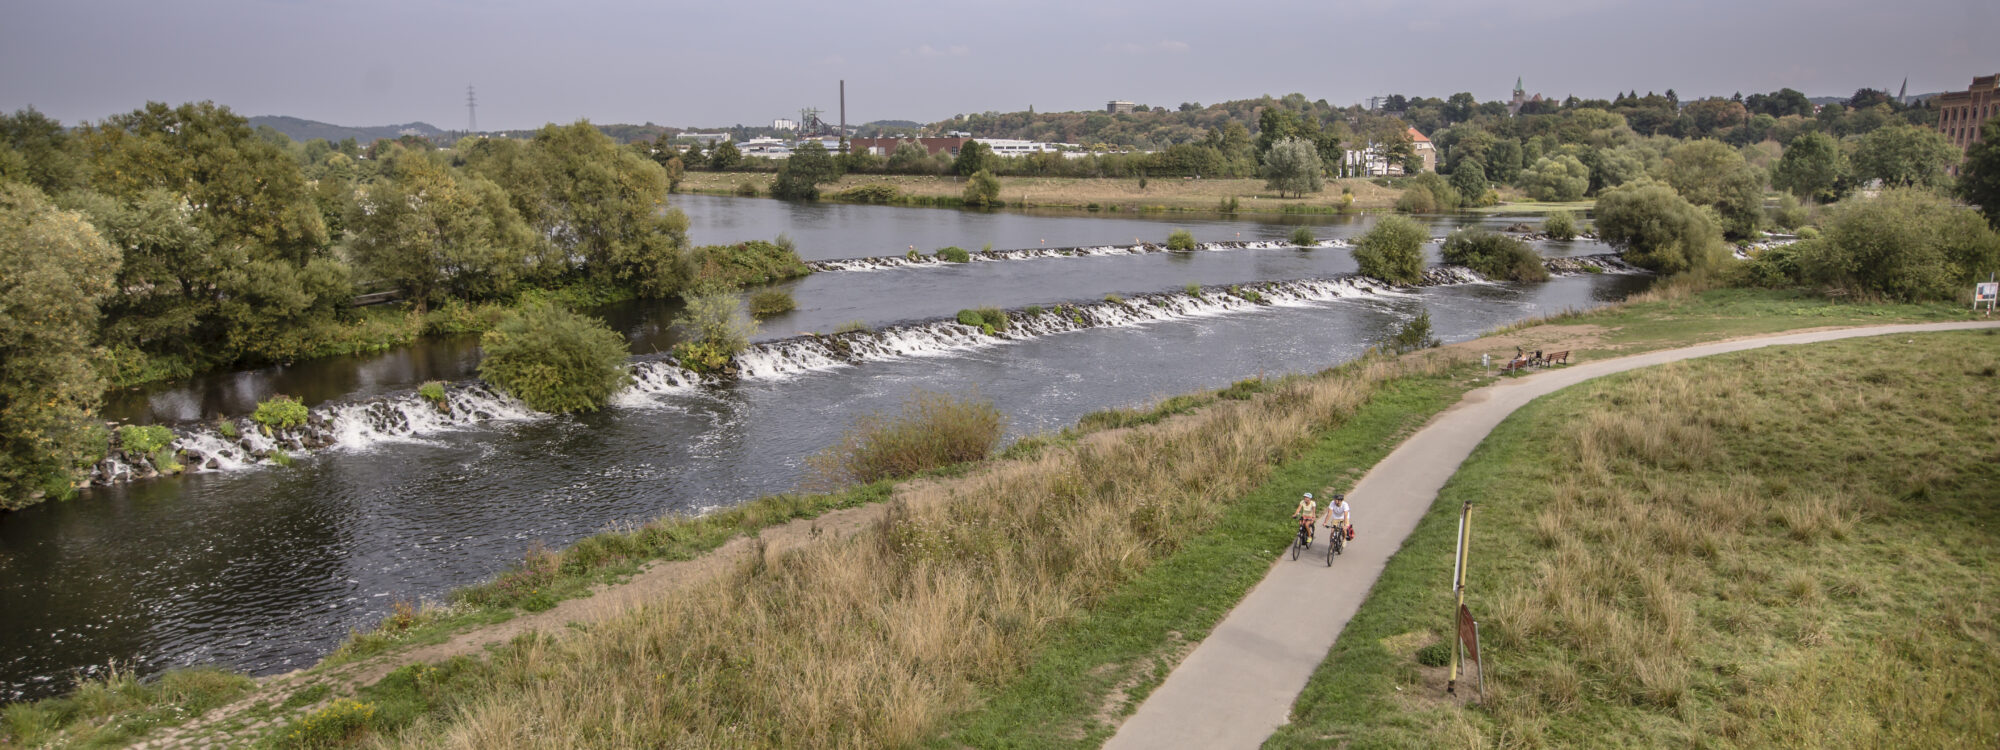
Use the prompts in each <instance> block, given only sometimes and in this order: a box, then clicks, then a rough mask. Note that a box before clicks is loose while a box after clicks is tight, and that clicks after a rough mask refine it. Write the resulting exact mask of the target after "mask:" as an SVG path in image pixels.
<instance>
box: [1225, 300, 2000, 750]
mask: <svg viewBox="0 0 2000 750" xmlns="http://www.w3.org/2000/svg"><path fill="white" fill-rule="evenodd" d="M1996 335H2000V332H1996V331H1994V330H1992V329H1985V330H1978V331H1966V332H1952V333H1911V334H1896V335H1892V336H1877V337H1871V338H1866V339H1854V340H1848V341H1840V342H1830V343H1821V344H1810V345H1800V346H1791V347H1783V348H1778V349H1771V350H1764V351H1759V352H1745V353H1739V354H1730V355H1718V356H1714V357H1709V358H1703V359H1699V360H1690V361H1686V362H1681V363H1675V364H1669V365H1663V366H1659V367H1655V368H1649V369H1645V370H1638V371H1634V372H1631V373H1627V374H1623V375H1615V376H1609V377H1606V378H1603V379H1602V380H1599V381H1594V382H1591V383H1587V384H1582V385H1578V386H1575V387H1572V388H1569V389H1567V390H1564V391H1562V392H1559V393H1556V394H1553V395H1551V396H1549V397H1547V398H1544V399H1541V400H1539V401H1536V402H1534V403H1531V404H1529V405H1528V406H1526V407H1524V408H1522V409H1521V410H1520V411H1519V412H1517V413H1516V414H1514V415H1513V416H1511V417H1509V418H1508V419H1507V420H1506V421H1504V422H1503V423H1501V424H1500V425H1499V426H1498V427H1497V428H1496V429H1495V430H1494V431H1493V432H1492V434H1491V435H1490V436H1488V437H1487V438H1486V439H1485V441H1484V442H1483V443H1482V444H1481V445H1480V447H1479V448H1478V449H1477V450H1476V451H1475V452H1474V453H1473V455H1472V456H1471V458H1470V459H1469V460H1468V461H1467V462H1466V463H1465V464H1464V465H1463V466H1462V467H1461V468H1460V469H1459V471H1458V472H1457V473H1456V474H1455V475H1454V476H1453V477H1452V478H1451V480H1450V482H1449V484H1447V485H1446V487H1445V488H1444V489H1443V491H1442V492H1441V493H1440V494H1439V495H1438V498H1437V502H1436V503H1435V504H1433V505H1432V506H1431V508H1430V510H1429V512H1428V513H1427V514H1426V515H1425V517H1424V518H1423V519H1422V521H1421V522H1420V523H1419V524H1418V525H1417V528H1416V530H1415V531H1414V532H1413V533H1412V534H1411V536H1410V537H1409V538H1408V539H1407V540H1406V541H1405V542H1404V544H1403V546H1402V548H1401V550H1400V551H1399V552H1397V553H1396V555H1395V557H1394V558H1393V559H1391V560H1390V561H1389V563H1388V566H1387V568H1386V569H1385V570H1384V571H1383V573H1382V577H1381V579H1380V581H1379V582H1378V583H1377V584H1376V586H1375V588H1374V590H1373V591H1372V593H1371V594H1370V595H1369V598H1368V600H1367V602H1366V603H1365V604H1364V605H1363V606H1362V607H1361V609H1360V611H1359V612H1358V613H1356V614H1355V616H1354V618H1353V619H1352V621H1351V622H1350V623H1349V625H1348V627H1347V628H1346V629H1345V630H1343V631H1342V632H1341V634H1340V637H1339V639H1338V641H1337V642H1336V643H1335V644H1334V646H1333V649H1332V650H1331V652H1330V653H1329V654H1328V657H1327V659H1326V661H1325V663H1323V664H1322V665H1321V666H1320V668H1319V669H1318V671H1317V672H1316V673H1315V674H1314V675H1313V677H1312V679H1311V681H1310V682H1309V683H1308V684H1307V686H1306V689H1305V690H1304V692H1303V693H1301V694H1300V695H1299V696H1298V701H1297V703H1296V705H1294V706H1293V708H1292V716H1293V723H1292V724H1291V725H1289V726H1286V727H1284V728H1282V729H1281V730H1280V731H1279V732H1278V733H1277V734H1276V735H1275V736H1273V737H1272V738H1271V740H1270V741H1269V742H1267V743H1266V745H1265V746H1266V747H1278V748H1289V747H1301V748H1303V747H1326V746H1329V745H1335V746H1338V745H1342V744H1346V743H1350V742H1360V741H1362V739H1363V738H1366V741H1367V742H1368V743H1369V744H1371V745H1375V746H1382V747H1436V746H1447V745H1448V746H1485V745H1492V744H1498V743H1503V742H1513V743H1520V744H1524V745H1552V746H1572V745H1617V746H1651V747H1658V746H1671V745H1684V744H1702V743H1718V742H1719V743H1722V744H1724V745H1727V746H1743V747H1821V746H1824V747H1866V746H1883V745H1910V746H1917V747H1971V746H1981V745H1985V744H1988V743H1990V742H1991V741H1992V739H1993V737H1995V736H1996V734H2000V715H1996V714H1995V713H1994V712H1993V711H1992V710H1991V706H1992V705H1994V702H1995V700H1996V699H2000V678H1996V677H1995V675H1994V674H1993V673H1992V671H1991V669H1989V668H1988V667H1989V665H1990V662H1991V655H1992V654H1993V653H1994V650H1995V648H1996V646H2000V619H1996V617H1995V615H1994V612H1993V611H1992V609H1991V607H1990V606H1986V605H1984V604H1982V603H1984V602H1990V601H1991V598H1992V585H1993V582H1994V580H1996V576H2000V564H1996V561H1995V560H1994V559H1993V557H1992V556H1991V555H1990V554H1986V553H1985V552H1984V551H1986V550H1990V549H1992V548H1993V546H1994V544H1995V543H1996V541H2000V540H1996V538H1995V532H1994V530H1993V529H1994V528H1995V525H1994V522H1995V521H1996V520H2000V509H1996V508H1995V507H1994V505H1993V503H1992V502H1991V493H1990V490H1989V488H1990V487H1991V486H1992V484H1993V482H1994V481H1995V480H1996V479H2000V469H1996V467H2000V464H1996V463H1995V462H1994V460H1993V457H1992V446H1993V444H1994V440H1995V438H1996V437H2000V433H1996V432H1995V431H1994V428H1993V425H1994V424H1995V422H1996V421H1997V420H2000V409H1996V407H1995V404H1996V403H2000V377H1996V375H1995V373H1996V367H2000V338H1997V337H1996ZM1462 502H1473V503H1474V504H1475V510H1474V515H1473V543H1472V549H1473V552H1472V557H1471V561H1470V566H1469V571H1470V572H1469V574H1468V577H1467V582H1468V591H1467V595H1466V603H1467V605H1468V606H1469V607H1470V609H1471V611H1472V613H1473V615H1474V616H1475V617H1476V618H1478V620H1479V621H1480V636H1481V641H1482V648H1483V650H1484V652H1485V654H1486V659H1487V665H1488V669H1489V672H1488V674H1486V675H1485V693H1484V698H1483V699H1478V700H1474V701H1473V702H1467V701H1468V700H1470V699H1473V698H1475V697H1476V696H1477V695H1478V691H1477V688H1476V684H1477V680H1476V679H1475V677H1472V676H1467V677H1463V678H1462V681H1461V682H1460V683H1459V687H1458V691H1459V695H1460V696H1461V697H1460V699H1457V700H1454V699H1451V698H1449V697H1448V696H1446V695H1445V694H1444V690H1443V687H1444V681H1445V679H1446V674H1445V673H1446V670H1445V669H1444V668H1443V667H1442V666H1441V662H1440V661H1439V657H1442V656H1446V655H1447V654H1448V652H1447V651H1446V649H1447V648H1448V645H1447V644H1448V643H1449V640H1448V637H1449V635H1450V624H1451V618H1450V612H1451V610H1452V595H1451V592H1450V591H1448V590H1447V587H1445V586H1442V585H1440V582H1442V581H1445V580H1448V579H1449V578H1450V574H1451V569H1452V550H1453V548H1454V542H1455V540H1454V536H1455V531H1456V526H1457V522H1458V509H1459V507H1460V505H1461V503H1462ZM1433 652H1435V653H1433Z"/></svg>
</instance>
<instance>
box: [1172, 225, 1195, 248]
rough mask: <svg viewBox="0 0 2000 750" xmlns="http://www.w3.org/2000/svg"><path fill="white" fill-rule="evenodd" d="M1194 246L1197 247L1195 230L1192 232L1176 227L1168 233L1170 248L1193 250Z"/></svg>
mask: <svg viewBox="0 0 2000 750" xmlns="http://www.w3.org/2000/svg"><path fill="white" fill-rule="evenodd" d="M1194 248H1195V241H1194V233H1193V232H1190V231H1188V230H1185V229H1176V230H1174V231H1172V232H1168V233H1167V249H1168V250H1193V249H1194Z"/></svg>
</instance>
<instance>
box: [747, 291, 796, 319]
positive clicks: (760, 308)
mask: <svg viewBox="0 0 2000 750" xmlns="http://www.w3.org/2000/svg"><path fill="white" fill-rule="evenodd" d="M798 306H799V303H798V301H797V300H794V299H792V293H791V292H787V291H785V290H783V289H765V290H762V291H759V292H757V293H756V294H752V295H750V315H751V316H752V317H757V318H768V317H771V316H773V315H777V314H779V313H787V312H791V311H792V310H795V309H798Z"/></svg>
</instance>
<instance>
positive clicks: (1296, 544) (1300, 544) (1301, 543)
mask: <svg viewBox="0 0 2000 750" xmlns="http://www.w3.org/2000/svg"><path fill="white" fill-rule="evenodd" d="M1305 543H1306V535H1304V534H1297V535H1294V536H1293V537H1292V559H1294V560H1297V559H1299V550H1302V549H1305Z"/></svg>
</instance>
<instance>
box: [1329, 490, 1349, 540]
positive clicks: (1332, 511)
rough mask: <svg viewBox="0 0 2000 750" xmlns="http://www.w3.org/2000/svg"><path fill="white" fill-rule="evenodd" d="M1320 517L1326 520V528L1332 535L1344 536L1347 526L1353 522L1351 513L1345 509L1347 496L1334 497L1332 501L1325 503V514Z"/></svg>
mask: <svg viewBox="0 0 2000 750" xmlns="http://www.w3.org/2000/svg"><path fill="white" fill-rule="evenodd" d="M1322 517H1323V518H1325V519H1326V527H1327V528H1329V529H1333V533H1335V534H1341V535H1343V536H1344V535H1346V534H1347V525H1348V524H1350V523H1353V521H1354V515H1353V512H1352V511H1350V510H1349V509H1348V507H1347V496H1346V495H1341V494H1336V495H1334V496H1333V500H1331V501H1328V502H1327V504H1326V513H1325V514H1323V516H1322Z"/></svg>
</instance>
